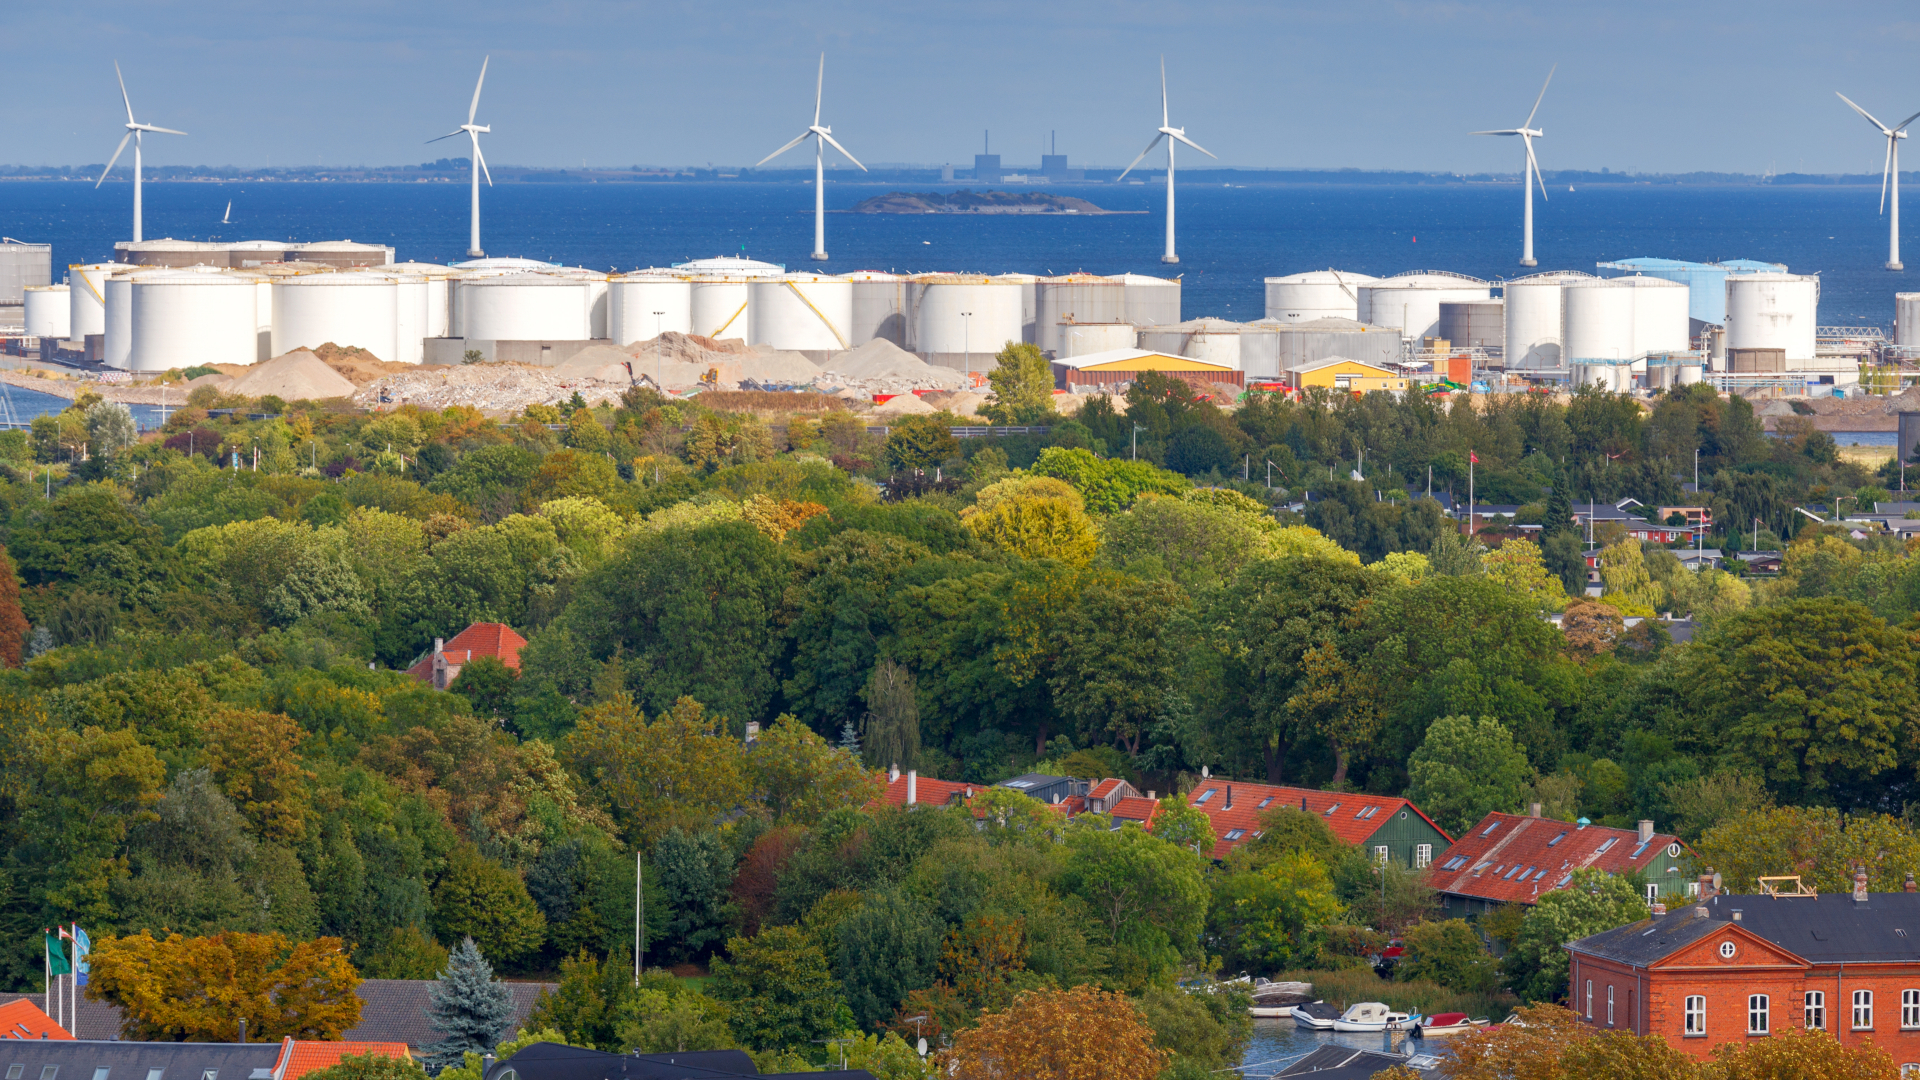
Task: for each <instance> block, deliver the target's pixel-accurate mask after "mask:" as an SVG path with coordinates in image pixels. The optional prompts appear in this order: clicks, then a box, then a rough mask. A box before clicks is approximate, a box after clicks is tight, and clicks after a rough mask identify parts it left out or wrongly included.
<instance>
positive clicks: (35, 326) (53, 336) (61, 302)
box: [21, 285, 73, 341]
mask: <svg viewBox="0 0 1920 1080" xmlns="http://www.w3.org/2000/svg"><path fill="white" fill-rule="evenodd" d="M69 288H70V287H69V286H66V285H29V286H27V288H26V292H25V295H24V297H23V298H24V299H25V301H26V303H24V304H22V305H21V311H22V313H23V315H24V320H23V321H24V324H25V326H26V331H27V336H28V337H37V338H39V339H40V340H42V341H65V340H67V338H68V337H70V336H71V330H72V326H73V301H72V300H70V299H68V297H67V292H68V291H69Z"/></svg>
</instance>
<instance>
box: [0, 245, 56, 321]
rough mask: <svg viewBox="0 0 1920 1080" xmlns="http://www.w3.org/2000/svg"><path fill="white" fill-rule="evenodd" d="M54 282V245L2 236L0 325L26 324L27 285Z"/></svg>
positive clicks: (0, 256) (0, 247) (0, 248)
mask: <svg viewBox="0 0 1920 1080" xmlns="http://www.w3.org/2000/svg"><path fill="white" fill-rule="evenodd" d="M51 284H53V245H52V244H26V243H22V242H20V241H18V240H15V239H13V238H11V237H0V325H5V326H21V325H24V323H25V321H26V312H25V306H26V291H27V287H28V286H30V285H51Z"/></svg>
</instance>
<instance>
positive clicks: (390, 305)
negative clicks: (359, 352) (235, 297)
mask: <svg viewBox="0 0 1920 1080" xmlns="http://www.w3.org/2000/svg"><path fill="white" fill-rule="evenodd" d="M399 329H400V326H399V285H398V283H397V282H396V281H395V280H394V279H393V278H390V277H387V276H385V275H378V274H305V275H301V276H299V277H290V278H281V279H280V280H278V281H275V282H274V283H273V355H275V356H282V355H285V354H286V353H289V352H292V351H293V350H294V349H312V348H316V347H318V346H321V345H325V344H326V343H328V342H332V343H333V344H335V345H340V346H346V347H351V348H358V349H365V350H367V351H368V352H370V353H372V354H373V355H374V356H376V357H378V358H379V359H381V360H395V359H398V357H399V350H398V348H397V347H396V341H397V338H398V335H399Z"/></svg>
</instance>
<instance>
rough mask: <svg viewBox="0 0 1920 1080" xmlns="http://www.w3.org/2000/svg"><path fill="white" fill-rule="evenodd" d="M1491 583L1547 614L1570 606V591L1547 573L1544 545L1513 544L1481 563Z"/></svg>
mask: <svg viewBox="0 0 1920 1080" xmlns="http://www.w3.org/2000/svg"><path fill="white" fill-rule="evenodd" d="M1480 565H1481V566H1482V567H1483V568H1484V572H1485V574H1486V575H1487V577H1488V579H1490V580H1492V581H1494V582H1497V583H1498V584H1499V585H1500V587H1501V588H1503V589H1505V590H1507V591H1508V592H1510V593H1512V594H1513V595H1515V596H1518V597H1521V598H1523V599H1525V600H1526V601H1527V602H1528V603H1530V604H1536V605H1538V606H1539V607H1541V608H1543V609H1545V610H1547V611H1559V610H1560V609H1561V608H1563V607H1566V606H1567V589H1566V586H1564V585H1562V584H1561V583H1560V578H1559V577H1558V576H1556V575H1555V574H1554V573H1553V572H1552V571H1550V570H1548V569H1547V564H1546V563H1545V562H1544V561H1543V560H1542V559H1541V556H1540V545H1539V544H1536V543H1534V542H1533V541H1531V540H1509V541H1507V542H1506V543H1504V544H1501V545H1500V546H1499V547H1497V548H1494V549H1493V550H1492V551H1489V552H1487V553H1486V555H1484V556H1482V557H1481V559H1480Z"/></svg>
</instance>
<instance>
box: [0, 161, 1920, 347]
mask: <svg viewBox="0 0 1920 1080" xmlns="http://www.w3.org/2000/svg"><path fill="white" fill-rule="evenodd" d="M899 186H902V185H887V184H863V183H854V182H841V181H839V180H835V179H829V181H828V184H827V191H826V199H827V206H828V208H829V210H844V209H846V208H848V207H851V206H852V205H854V204H855V203H857V202H859V201H860V200H862V199H865V198H868V197H870V196H873V195H878V194H883V193H885V192H886V191H888V190H891V189H893V188H895V187H899ZM905 186H907V187H912V188H914V189H916V190H940V191H948V190H958V189H959V188H961V187H964V186H966V185H962V184H949V185H905ZM1013 190H1019V189H1018V188H1015V189H1013ZM1032 190H1044V191H1052V192H1057V193H1060V194H1068V195H1075V196H1079V197H1082V198H1085V199H1088V200H1090V201H1092V202H1093V203H1095V204H1096V205H1098V206H1101V207H1103V208H1105V209H1109V210H1126V211H1140V212H1139V213H1127V214H1113V215H1077V214H1073V215H1069V214H1045V215H1041V214H993V215H944V214H935V215H895V214H871V215H870V214H845V213H831V214H829V216H828V218H827V250H828V252H830V253H831V255H832V259H831V260H830V261H828V262H826V263H815V262H813V261H812V260H811V259H809V258H808V254H809V252H811V251H812V249H813V193H812V190H811V184H802V183H759V182H743V181H710V182H692V181H687V182H635V183H601V184H586V183H511V184H501V185H500V186H498V187H492V188H485V189H483V190H482V191H481V193H480V197H481V215H482V218H481V237H482V246H483V247H484V248H485V249H486V251H487V253H488V254H489V255H496V256H519V257H524V258H533V259H543V260H548V261H554V262H562V263H566V264H568V265H577V266H587V267H592V268H595V269H619V270H623V271H624V270H631V269H634V268H637V267H643V266H660V265H666V264H669V263H674V262H681V261H684V260H687V259H692V258H702V257H707V256H713V255H723V254H724V255H740V254H745V255H748V256H750V257H752V258H756V259H764V260H767V261H770V262H776V263H783V264H785V265H786V266H787V267H788V268H789V269H791V270H815V269H818V270H822V271H825V272H827V273H845V272H847V271H850V270H893V271H899V272H929V271H972V272H978V273H990V274H999V273H1008V272H1018V273H1032V274H1063V273H1068V272H1071V271H1076V270H1085V271H1088V272H1091V273H1098V274H1116V273H1141V274H1166V275H1173V274H1179V275H1181V276H1182V279H1183V285H1184V288H1183V290H1182V301H1183V305H1184V308H1185V315H1186V317H1188V318H1195V317H1199V316H1203V315H1205V316H1215V317H1219V318H1225V319H1233V320H1238V321H1248V320H1252V319H1257V318H1261V317H1262V316H1264V314H1265V300H1264V297H1265V292H1264V288H1263V285H1262V279H1263V278H1266V277H1274V276H1279V275H1283V274H1291V273H1296V272H1299V271H1302V270H1315V269H1325V268H1327V267H1335V268H1338V269H1341V270H1350V271H1355V272H1358V273H1364V274H1375V275H1387V274H1395V273H1399V272H1402V271H1405V270H1417V269H1432V270H1450V271H1454V272H1456V273H1462V274H1469V275H1472V276H1475V277H1481V278H1489V279H1492V278H1501V277H1514V276H1518V275H1520V274H1523V273H1531V272H1533V271H1530V270H1526V269H1523V268H1522V267H1520V266H1519V265H1518V260H1519V256H1520V214H1521V205H1520V187H1519V185H1518V184H1517V183H1516V184H1433V185H1374V184H1351V185H1251V186H1247V187H1238V186H1236V187H1231V188H1229V187H1226V186H1223V185H1220V184H1210V185H1204V186H1203V185H1199V184H1185V185H1181V186H1180V188H1179V190H1178V193H1177V194H1178V197H1179V205H1178V213H1179V216H1178V225H1179V254H1180V259H1181V262H1180V263H1179V265H1177V266H1164V265H1162V264H1161V262H1160V255H1161V252H1162V250H1163V247H1164V238H1165V227H1166V216H1165V215H1166V196H1165V189H1164V187H1162V186H1159V185H1158V184H1145V185H1139V186H1135V185H1133V184H1062V185H1044V184H1043V185H1034V186H1033V188H1032ZM145 195H146V198H145V203H146V206H145V211H146V230H145V231H146V235H147V236H148V237H150V238H157V237H173V238H176V239H182V240H209V239H220V240H300V241H311V240H356V241H360V242H363V243H379V244H388V245H391V246H392V247H393V248H394V249H395V251H396V257H397V258H399V259H403V260H416V261H420V262H432V263H449V262H457V261H460V260H463V259H465V258H466V254H465V253H466V247H467V214H468V198H469V190H468V187H467V185H466V184H465V183H445V182H439V183H413V184H407V183H337V182H306V183H242V182H228V183H204V182H203V183H149V184H147V185H146V191H145ZM1548 196H1549V200H1550V201H1545V202H1542V201H1540V198H1539V193H1538V192H1535V203H1534V212H1535V236H1534V252H1535V255H1536V257H1537V258H1538V260H1539V264H1540V265H1539V267H1538V269H1539V270H1582V271H1586V272H1588V273H1595V272H1596V271H1595V269H1594V264H1595V263H1597V262H1604V261H1611V260H1616V259H1624V258H1632V257H1635V256H1659V257H1665V258H1675V259H1693V260H1699V261H1714V260H1719V259H1735V258H1744V259H1761V260H1766V261H1770V262H1778V263H1785V264H1787V266H1788V267H1789V268H1790V269H1791V270H1792V271H1793V272H1794V273H1806V274H1819V275H1820V278H1821V296H1820V312H1819V321H1820V323H1821V325H1828V326H1880V327H1889V326H1891V325H1892V322H1893V306H1894V304H1893V296H1894V293H1895V292H1897V291H1901V290H1906V289H1914V290H1916V291H1920V255H1916V264H1915V267H1916V268H1915V270H1914V271H1912V273H1914V274H1915V275H1916V277H1915V279H1914V282H1909V279H1908V278H1907V276H1906V274H1905V273H1889V272H1887V271H1885V270H1883V269H1881V265H1882V264H1883V263H1884V262H1885V261H1886V252H1887V223H1886V218H1884V217H1881V216H1879V215H1878V214H1877V213H1876V207H1877V205H1878V190H1877V189H1875V188H1870V187H1772V186H1764V185H1754V186H1740V187H1735V186H1725V187H1680V186H1663V185H1653V184H1627V183H1621V184H1592V185H1584V186H1579V187H1578V189H1577V190H1574V191H1568V190H1566V189H1565V188H1564V186H1562V187H1561V188H1560V189H1558V190H1555V189H1553V188H1551V187H1550V188H1549V191H1548ZM229 200H231V201H232V203H233V217H232V224H229V225H224V226H223V225H221V224H220V218H221V214H222V212H223V211H224V210H225V208H226V205H227V202H228V201H229ZM131 216H132V188H131V187H130V186H129V185H127V184H125V183H118V182H116V183H112V184H107V185H105V186H103V187H101V188H98V189H95V188H94V187H93V185H92V184H91V183H88V182H82V181H8V182H0V234H5V235H7V236H11V237H14V238H16V239H19V240H26V241H32V242H37V243H51V244H53V247H54V251H53V255H54V265H55V266H56V267H65V266H67V265H69V264H71V263H78V262H93V261H102V260H109V259H111V258H112V256H113V244H114V242H115V241H116V240H122V239H125V238H126V236H127V234H128V231H129V226H130V222H131ZM1915 250H1916V251H1917V252H1920V248H1916V249H1915ZM54 277H55V280H56V281H58V280H60V277H61V273H60V271H58V270H56V272H55V275H54Z"/></svg>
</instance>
